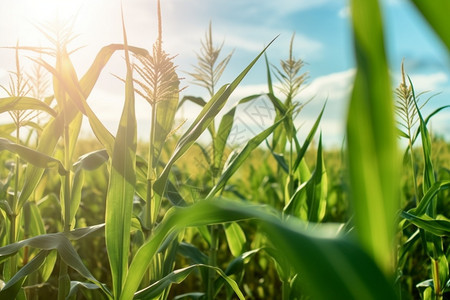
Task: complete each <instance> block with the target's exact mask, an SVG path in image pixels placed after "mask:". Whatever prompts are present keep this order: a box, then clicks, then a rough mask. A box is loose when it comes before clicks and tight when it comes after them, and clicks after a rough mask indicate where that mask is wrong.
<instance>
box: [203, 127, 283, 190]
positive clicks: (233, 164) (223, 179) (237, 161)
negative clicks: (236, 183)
mask: <svg viewBox="0 0 450 300" xmlns="http://www.w3.org/2000/svg"><path fill="white" fill-rule="evenodd" d="M282 121H283V119H280V120H278V122H276V123H275V124H273V125H272V126H270V127H269V128H267V129H265V130H264V131H262V132H261V133H259V134H258V135H256V136H255V137H253V138H251V139H250V140H248V141H247V143H246V144H245V145H244V147H243V148H242V149H241V150H240V151H239V153H237V154H236V155H235V156H234V157H233V158H232V159H231V160H230V162H229V163H228V166H226V168H225V170H224V171H223V173H222V175H221V176H220V178H219V179H218V180H217V183H216V185H215V186H214V187H213V188H212V189H211V191H210V192H209V193H208V195H207V196H206V199H211V198H212V197H214V196H215V195H216V194H217V193H218V192H219V191H220V190H221V189H222V188H223V187H224V186H225V184H226V183H227V181H228V180H229V179H230V177H231V176H232V175H233V174H234V173H235V172H236V171H237V169H238V168H239V167H240V166H241V165H242V164H243V163H244V162H245V161H246V159H247V157H248V156H249V155H250V153H251V152H252V151H253V150H254V149H255V148H256V147H258V146H259V145H260V144H261V143H262V142H263V141H264V140H265V139H266V138H267V137H268V136H269V135H270V134H271V133H272V132H273V130H274V129H275V128H276V127H277V126H278V125H280V123H281V122H282Z"/></svg>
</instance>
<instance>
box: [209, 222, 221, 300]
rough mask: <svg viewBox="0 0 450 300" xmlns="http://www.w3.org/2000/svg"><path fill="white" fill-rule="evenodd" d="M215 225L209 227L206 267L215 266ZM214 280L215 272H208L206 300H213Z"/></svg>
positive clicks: (216, 248) (216, 239)
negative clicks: (209, 244)
mask: <svg viewBox="0 0 450 300" xmlns="http://www.w3.org/2000/svg"><path fill="white" fill-rule="evenodd" d="M217 231H218V228H217V225H212V226H211V227H210V232H211V246H210V248H209V258H208V265H210V266H213V267H215V266H216V265H217V251H218V246H219V243H218V242H219V237H218V236H217ZM214 279H215V271H214V270H213V269H209V270H208V285H207V294H206V295H207V297H206V299H208V300H213V299H214V292H215V290H214Z"/></svg>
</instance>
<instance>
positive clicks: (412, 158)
mask: <svg viewBox="0 0 450 300" xmlns="http://www.w3.org/2000/svg"><path fill="white" fill-rule="evenodd" d="M408 136H409V137H410V138H409V139H408V142H409V155H410V157H411V171H412V176H413V183H414V194H415V197H416V205H419V189H418V187H417V179H416V171H415V167H414V166H415V165H416V162H415V159H414V153H413V145H412V140H411V129H410V126H408Z"/></svg>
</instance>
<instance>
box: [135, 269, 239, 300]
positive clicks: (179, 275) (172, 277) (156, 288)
mask: <svg viewBox="0 0 450 300" xmlns="http://www.w3.org/2000/svg"><path fill="white" fill-rule="evenodd" d="M201 268H205V269H212V270H214V271H216V272H217V273H218V274H219V275H220V276H221V277H222V278H223V279H224V280H225V281H226V282H227V283H228V284H229V285H230V286H231V288H232V289H233V290H234V292H235V293H236V295H237V296H238V297H239V299H241V300H243V299H245V297H244V295H243V294H242V292H241V291H240V290H239V287H238V285H237V283H236V282H235V281H234V280H233V279H231V278H230V277H228V276H227V275H226V274H225V273H224V272H223V271H222V270H221V269H220V268H217V267H212V266H210V265H202V264H196V265H191V266H189V267H186V268H183V269H179V270H175V271H173V272H172V273H170V274H169V275H167V276H165V277H164V278H162V279H161V280H158V281H156V282H155V283H153V284H152V285H150V286H148V287H146V288H145V289H143V290H140V291H138V292H137V293H136V294H135V295H134V298H133V299H136V300H138V299H153V298H156V297H158V296H159V295H160V294H161V293H162V292H163V291H164V290H165V289H166V288H167V287H169V286H170V285H172V284H174V283H176V284H179V283H181V282H182V281H184V280H185V279H186V277H187V276H189V274H191V272H192V271H193V270H194V269H201Z"/></svg>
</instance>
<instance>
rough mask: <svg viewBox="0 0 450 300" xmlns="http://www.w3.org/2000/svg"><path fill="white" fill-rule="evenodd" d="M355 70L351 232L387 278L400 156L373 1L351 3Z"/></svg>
mask: <svg viewBox="0 0 450 300" xmlns="http://www.w3.org/2000/svg"><path fill="white" fill-rule="evenodd" d="M351 11H352V22H353V24H352V25H353V37H354V48H355V55H356V63H357V71H356V76H355V81H354V86H353V91H352V94H351V99H350V107H349V110H348V117H347V137H348V139H347V141H348V158H349V159H348V160H349V174H350V182H351V195H352V198H351V199H352V204H353V209H354V216H355V228H356V231H357V235H358V238H359V241H360V242H361V244H362V246H363V248H364V249H365V250H366V251H367V253H369V255H370V256H372V257H373V258H374V259H375V261H376V262H377V264H378V265H379V266H380V268H381V269H382V270H383V271H384V272H385V274H386V275H388V274H392V273H393V271H394V265H395V264H394V261H393V258H394V255H393V253H394V251H395V246H394V241H395V238H394V235H395V228H396V225H395V222H396V213H397V210H398V208H399V203H400V201H399V197H398V195H399V193H398V188H399V177H400V176H399V169H400V168H399V167H400V166H399V161H400V159H399V153H398V150H397V136H396V135H397V131H396V126H395V121H394V108H393V100H392V89H391V85H390V81H389V72H388V65H387V61H386V54H385V48H384V37H383V25H382V16H381V13H380V7H379V3H378V1H376V0H368V1H360V0H353V1H351Z"/></svg>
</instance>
